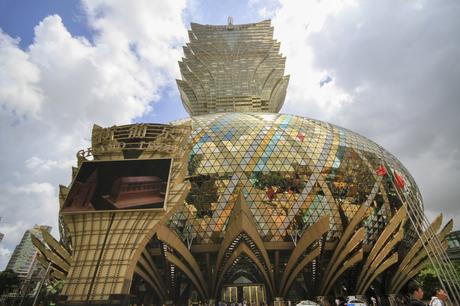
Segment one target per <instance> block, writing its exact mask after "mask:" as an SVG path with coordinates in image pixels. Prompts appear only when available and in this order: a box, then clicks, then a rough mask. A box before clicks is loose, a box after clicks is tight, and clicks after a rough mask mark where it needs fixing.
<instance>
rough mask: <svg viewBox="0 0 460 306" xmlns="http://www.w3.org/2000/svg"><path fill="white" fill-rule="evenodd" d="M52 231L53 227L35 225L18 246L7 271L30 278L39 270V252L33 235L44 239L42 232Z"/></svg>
mask: <svg viewBox="0 0 460 306" xmlns="http://www.w3.org/2000/svg"><path fill="white" fill-rule="evenodd" d="M42 229H43V230H46V231H48V232H49V231H51V227H50V226H47V225H35V226H34V227H33V228H31V229H28V230H27V231H26V232H25V233H24V235H23V236H22V239H21V241H20V242H19V244H18V245H17V246H16V248H15V249H14V251H13V254H12V255H11V258H10V260H9V261H8V264H7V266H6V269H11V270H13V271H14V272H16V273H17V274H18V275H19V277H20V278H23V279H26V278H30V277H31V276H32V274H33V273H34V271H35V270H36V269H37V268H39V266H38V265H37V254H38V251H37V249H36V248H35V247H34V245H33V244H32V235H34V236H36V237H40V238H41V237H42V234H41V230H42Z"/></svg>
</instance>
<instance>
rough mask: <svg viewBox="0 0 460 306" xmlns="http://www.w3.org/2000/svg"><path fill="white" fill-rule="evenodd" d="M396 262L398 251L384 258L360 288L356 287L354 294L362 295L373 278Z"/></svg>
mask: <svg viewBox="0 0 460 306" xmlns="http://www.w3.org/2000/svg"><path fill="white" fill-rule="evenodd" d="M397 262H398V253H393V255H391V256H390V257H389V258H388V259H387V260H385V261H384V262H383V263H382V264H381V265H380V266H379V267H378V268H377V269H376V270H375V271H374V273H372V275H371V276H370V277H369V279H368V280H367V282H366V283H365V284H364V285H363V286H362V288H360V289H358V290H357V291H356V294H358V295H364V294H365V293H366V291H367V289H368V288H369V287H370V286H371V284H372V282H373V281H374V279H375V278H376V277H377V276H379V275H380V274H382V273H383V271H385V270H386V269H388V268H389V267H391V266H392V265H394V264H395V263H397Z"/></svg>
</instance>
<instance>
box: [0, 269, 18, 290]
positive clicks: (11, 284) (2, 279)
mask: <svg viewBox="0 0 460 306" xmlns="http://www.w3.org/2000/svg"><path fill="white" fill-rule="evenodd" d="M20 284H21V279H20V278H19V276H18V275H17V274H16V272H14V271H13V270H11V269H8V270H5V271H3V272H0V295H1V294H4V293H7V292H9V291H11V290H13V289H15V288H18V287H19V285H20Z"/></svg>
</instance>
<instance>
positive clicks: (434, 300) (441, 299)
mask: <svg viewBox="0 0 460 306" xmlns="http://www.w3.org/2000/svg"><path fill="white" fill-rule="evenodd" d="M446 301H447V294H446V292H445V291H444V289H442V288H435V289H434V290H433V296H432V297H431V301H430V306H445V305H446Z"/></svg>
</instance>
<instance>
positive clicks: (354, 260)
mask: <svg viewBox="0 0 460 306" xmlns="http://www.w3.org/2000/svg"><path fill="white" fill-rule="evenodd" d="M363 256H364V251H363V249H360V250H359V251H357V252H356V253H355V254H354V255H353V256H352V257H351V258H350V259H348V260H346V261H345V262H344V263H343V266H342V267H341V268H340V269H339V270H338V271H337V272H335V273H334V276H333V277H332V279H331V281H330V282H329V283H328V285H327V286H326V289H324V291H323V294H322V295H327V294H328V293H329V291H330V290H331V287H332V285H334V283H335V281H336V280H337V279H338V278H339V277H340V276H341V275H342V274H343V273H344V272H345V271H346V270H348V269H350V268H351V267H353V266H354V265H355V264H357V263H358V262H360V261H361V260H362V259H363Z"/></svg>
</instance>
